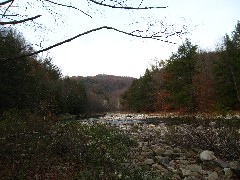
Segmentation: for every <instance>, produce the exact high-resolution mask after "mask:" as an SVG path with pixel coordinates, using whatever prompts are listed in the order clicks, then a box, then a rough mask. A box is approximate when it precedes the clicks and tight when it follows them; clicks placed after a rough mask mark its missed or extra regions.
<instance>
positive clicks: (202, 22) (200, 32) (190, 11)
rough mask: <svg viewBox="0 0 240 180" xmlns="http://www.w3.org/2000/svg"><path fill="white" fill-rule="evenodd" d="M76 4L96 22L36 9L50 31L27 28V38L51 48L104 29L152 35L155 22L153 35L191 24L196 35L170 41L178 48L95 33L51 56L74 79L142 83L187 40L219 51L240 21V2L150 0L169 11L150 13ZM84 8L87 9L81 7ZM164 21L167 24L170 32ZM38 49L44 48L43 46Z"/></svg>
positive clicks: (76, 13) (106, 32)
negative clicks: (105, 76) (129, 78)
mask: <svg viewBox="0 0 240 180" xmlns="http://www.w3.org/2000/svg"><path fill="white" fill-rule="evenodd" d="M75 2H76V3H75V4H76V5H77V6H78V7H81V8H82V10H85V12H87V13H88V14H89V15H91V16H92V18H89V17H88V16H86V15H84V14H83V13H81V12H79V11H75V10H72V9H69V8H59V9H55V10H56V11H58V12H59V13H60V14H62V15H63V16H62V17H57V19H58V20H57V21H55V20H54V18H53V17H51V16H48V15H44V10H43V9H42V8H41V7H39V9H38V8H37V7H35V11H32V12H31V13H32V15H37V14H38V13H39V14H43V16H42V17H41V18H39V20H38V22H39V23H42V24H44V25H45V26H46V27H47V29H46V30H42V31H39V29H38V30H37V31H35V30H34V28H26V27H25V29H24V28H23V29H24V32H23V34H24V36H25V37H26V38H27V39H28V40H29V41H31V42H32V43H34V44H39V40H42V43H41V45H42V47H47V46H48V45H52V44H55V43H57V42H59V41H62V40H64V39H67V38H70V37H72V36H75V35H77V34H80V33H82V32H85V31H88V30H90V29H92V28H96V27H100V26H103V25H107V26H112V27H115V28H118V29H120V30H124V31H127V32H132V31H133V30H137V29H138V30H146V29H147V27H148V25H147V23H149V22H150V23H152V24H154V26H153V30H156V29H164V28H165V27H168V28H169V30H170V31H171V30H172V29H171V28H170V27H172V26H170V25H174V28H176V30H179V29H181V28H182V26H183V25H186V26H187V28H188V31H189V32H190V33H189V34H187V35H185V36H182V39H181V38H179V37H172V38H171V39H169V41H173V42H176V43H177V44H176V45H174V44H171V43H166V42H161V41H157V40H143V39H139V38H134V37H129V36H127V35H123V34H120V33H118V32H114V31H111V30H101V31H97V32H93V33H91V34H88V35H85V36H82V37H80V38H78V39H75V40H73V41H71V42H70V43H66V44H64V45H62V46H59V47H56V48H54V49H52V50H50V51H49V52H48V56H49V57H52V58H53V63H54V64H56V65H57V66H58V67H60V69H61V70H62V73H63V75H68V76H78V75H79V76H92V75H97V74H111V75H120V76H132V77H136V78H138V77H139V76H140V75H143V74H144V72H145V69H146V68H147V67H149V63H151V61H152V60H153V59H155V58H157V59H167V58H168V57H169V56H170V55H171V53H172V52H176V51H177V48H178V46H179V45H181V43H182V41H184V40H185V38H189V39H190V40H191V41H192V42H193V43H194V44H197V45H199V47H200V48H201V49H207V50H214V48H215V45H216V44H217V43H219V42H220V41H221V37H222V36H224V35H225V34H226V33H227V34H230V33H231V31H233V30H234V27H235V25H236V23H237V21H238V20H240V1H239V0H201V1H199V0H170V1H169V0H168V1H167V0H162V1H157V3H156V4H155V2H156V1H150V0H145V1H144V2H145V5H151V6H155V5H156V6H168V8H166V9H157V10H144V11H143V10H142V11H140V10H138V11H126V10H112V9H108V8H105V7H102V8H98V7H97V6H96V7H95V6H89V4H87V3H84V2H85V1H83V0H82V1H75ZM130 2H131V1H130ZM135 2H137V1H135ZM139 2H141V1H138V3H139ZM149 2H152V3H149ZM78 3H82V4H81V5H80V6H79V4H78ZM73 5H74V4H73ZM145 5H144V4H143V5H142V6H145ZM41 10H42V11H43V13H42V11H41ZM55 18H56V17H55ZM61 19H63V21H60V20H61ZM160 22H163V23H164V24H163V26H164V27H163V26H162V25H161V23H160ZM20 29H21V28H20ZM163 40H165V39H163ZM35 48H36V49H38V47H37V46H36V47H35ZM44 55H46V54H44Z"/></svg>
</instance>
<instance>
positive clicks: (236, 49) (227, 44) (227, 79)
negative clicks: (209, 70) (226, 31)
mask: <svg viewBox="0 0 240 180" xmlns="http://www.w3.org/2000/svg"><path fill="white" fill-rule="evenodd" d="M214 70H215V91H216V94H217V97H218V106H220V108H230V109H232V108H234V107H235V108H237V107H239V105H240V22H239V21H238V23H237V25H236V27H235V30H234V31H233V32H232V36H231V37H230V36H229V35H226V36H225V37H224V43H223V46H222V47H221V49H220V58H219V60H218V61H216V63H215V69H214Z"/></svg>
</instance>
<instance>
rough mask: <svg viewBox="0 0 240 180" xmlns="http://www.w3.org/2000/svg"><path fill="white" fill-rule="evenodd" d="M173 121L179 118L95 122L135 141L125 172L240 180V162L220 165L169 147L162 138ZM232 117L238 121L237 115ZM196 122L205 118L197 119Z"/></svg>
mask: <svg viewBox="0 0 240 180" xmlns="http://www.w3.org/2000/svg"><path fill="white" fill-rule="evenodd" d="M176 117H179V116H178V115H175V114H162V115H145V114H107V115H106V116H104V117H101V118H100V119H99V120H98V122H99V123H104V124H108V125H111V126H114V127H117V128H119V129H120V130H122V131H124V133H126V134H128V135H129V136H130V137H132V138H134V139H136V140H137V142H138V146H137V147H134V148H132V149H131V152H130V155H131V162H124V163H123V164H122V165H123V166H124V167H126V168H130V169H135V168H139V167H142V168H145V169H147V170H148V171H149V172H151V173H154V174H156V175H158V176H159V178H156V179H184V180H190V179H191V180H194V179H196V180H197V179H208V180H218V179H239V177H240V176H239V171H240V164H239V159H237V160H236V161H223V160H221V159H219V158H218V157H216V156H215V155H214V152H212V151H209V150H207V149H197V148H194V149H183V148H180V147H178V146H174V145H169V143H168V142H167V140H166V138H165V135H166V134H167V133H168V126H167V125H166V124H167V121H166V119H168V120H169V119H173V118H176ZM182 117H186V116H182ZM235 117H236V118H239V119H240V116H238V115H236V116H235ZM197 118H205V117H204V116H203V115H202V116H200V115H199V116H198V117H197ZM215 118H219V117H215ZM225 118H230V117H228V116H226V117H225ZM151 119H155V121H154V123H151ZM156 119H157V120H156ZM164 119H165V120H164ZM149 120H150V121H149ZM92 121H94V119H92ZM156 121H157V122H158V123H156Z"/></svg>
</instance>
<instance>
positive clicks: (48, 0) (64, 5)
mask: <svg viewBox="0 0 240 180" xmlns="http://www.w3.org/2000/svg"><path fill="white" fill-rule="evenodd" d="M44 1H47V2H49V3H52V4H55V5H58V6H63V7H69V8H72V9H75V10H78V11H80V12H81V13H83V14H85V15H87V16H89V17H90V18H92V16H91V15H89V14H87V13H85V12H84V11H82V10H81V9H78V8H76V7H74V6H71V5H66V4H60V3H56V2H54V1H50V0H44Z"/></svg>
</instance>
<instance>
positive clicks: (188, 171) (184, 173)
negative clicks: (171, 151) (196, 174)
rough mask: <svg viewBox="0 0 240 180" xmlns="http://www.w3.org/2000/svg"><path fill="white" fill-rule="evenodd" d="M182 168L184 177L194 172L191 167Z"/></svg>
mask: <svg viewBox="0 0 240 180" xmlns="http://www.w3.org/2000/svg"><path fill="white" fill-rule="evenodd" d="M180 169H181V173H182V176H183V177H186V176H189V175H190V174H191V173H192V172H191V171H190V170H189V169H182V168H180Z"/></svg>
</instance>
